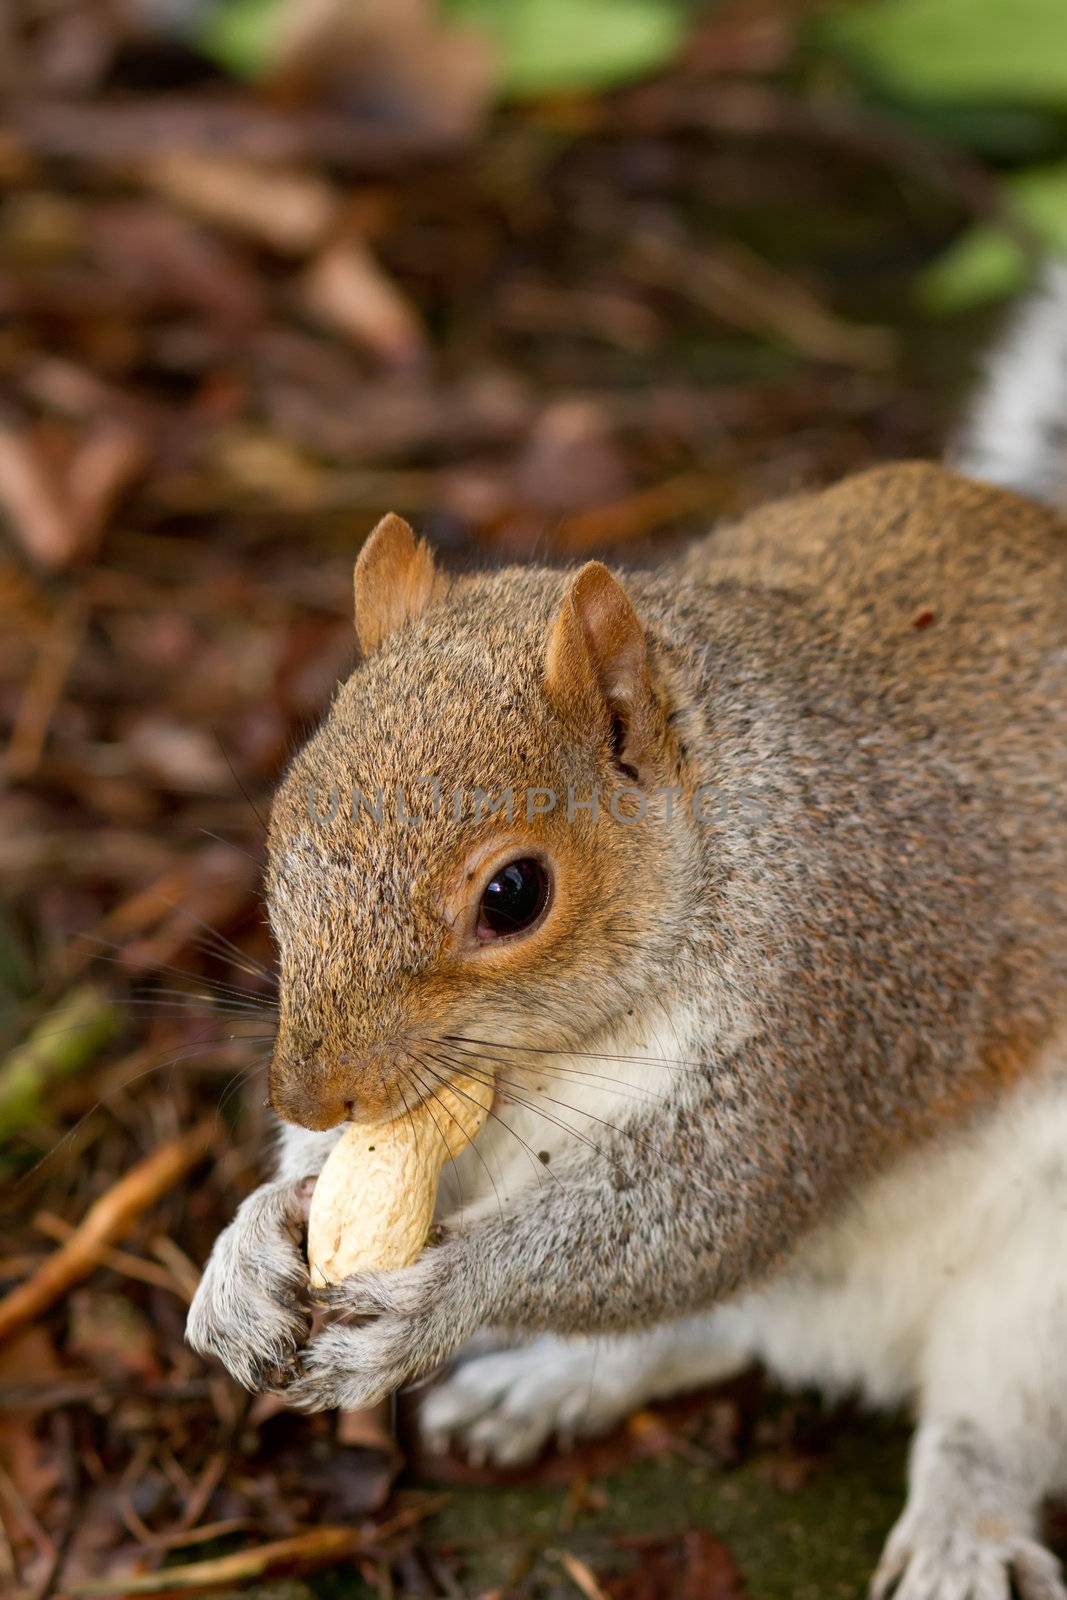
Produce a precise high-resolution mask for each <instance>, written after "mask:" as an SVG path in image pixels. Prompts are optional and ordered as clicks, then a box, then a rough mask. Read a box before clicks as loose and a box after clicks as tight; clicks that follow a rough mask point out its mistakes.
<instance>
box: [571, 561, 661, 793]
mask: <svg viewBox="0 0 1067 1600" xmlns="http://www.w3.org/2000/svg"><path fill="white" fill-rule="evenodd" d="M545 690H546V692H547V694H548V696H549V698H550V699H551V700H552V701H554V702H555V704H556V705H557V706H558V707H559V709H560V710H561V711H562V712H563V713H564V715H566V716H568V717H569V718H571V719H572V720H575V719H577V720H580V721H581V722H584V723H585V724H587V725H588V724H589V723H590V722H595V721H605V720H606V721H608V722H609V723H610V727H611V736H612V742H613V745H614V749H615V757H616V760H617V762H618V764H619V766H620V767H621V768H622V770H623V771H624V772H625V773H626V774H627V775H628V776H630V777H633V778H636V777H637V776H638V773H639V771H640V768H641V765H642V762H643V760H644V758H645V757H646V756H647V753H648V749H649V744H650V740H651V734H652V726H653V713H654V708H655V697H654V695H653V692H652V684H651V680H650V678H649V672H648V648H647V642H646V639H645V630H644V628H643V626H642V625H641V621H640V619H639V617H638V615H637V612H636V611H635V610H634V608H633V605H632V604H631V602H630V597H629V595H628V594H627V593H626V590H625V589H624V588H623V586H622V584H621V583H620V582H619V580H618V578H615V577H613V576H612V574H611V573H610V572H609V571H608V569H607V567H605V566H604V564H603V563H602V562H600V561H587V562H586V564H585V566H584V567H582V569H581V571H580V572H579V573H577V575H576V576H575V577H574V578H572V580H571V582H570V584H569V585H568V587H567V591H566V593H565V594H564V596H563V605H562V607H561V608H560V613H559V616H558V617H557V618H556V621H555V624H554V625H553V628H552V632H551V634H550V635H549V640H548V650H547V653H546V656H545Z"/></svg>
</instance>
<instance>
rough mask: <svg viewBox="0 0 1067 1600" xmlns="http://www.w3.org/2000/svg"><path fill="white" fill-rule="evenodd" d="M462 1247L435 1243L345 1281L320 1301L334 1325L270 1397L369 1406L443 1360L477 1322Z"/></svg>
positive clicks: (303, 1403) (317, 1405)
mask: <svg viewBox="0 0 1067 1600" xmlns="http://www.w3.org/2000/svg"><path fill="white" fill-rule="evenodd" d="M462 1263H463V1252H462V1247H461V1246H458V1245H456V1244H445V1245H440V1246H438V1247H437V1248H436V1249H433V1250H428V1251H426V1253H425V1254H424V1255H423V1256H422V1257H421V1258H420V1259H419V1260H418V1261H417V1262H416V1263H415V1265H414V1266H411V1267H403V1268H401V1269H400V1271H398V1272H366V1273H358V1274H357V1275H356V1276H354V1277H352V1278H346V1279H345V1280H344V1281H343V1282H342V1283H339V1284H335V1285H333V1286H332V1287H331V1288H330V1289H328V1290H325V1291H324V1292H323V1293H322V1294H321V1296H317V1298H319V1299H321V1301H322V1303H323V1304H324V1305H325V1306H326V1307H327V1308H328V1309H329V1310H331V1311H334V1312H338V1313H341V1314H343V1315H345V1316H347V1317H358V1318H360V1319H361V1320H360V1322H359V1323H358V1325H357V1326H355V1327H353V1326H351V1325H348V1324H347V1323H345V1322H335V1323H333V1324H332V1325H331V1326H329V1327H327V1328H324V1329H323V1330H322V1332H321V1333H319V1334H317V1335H316V1337H315V1338H314V1339H312V1341H311V1343H310V1344H309V1345H308V1346H307V1347H306V1349H304V1350H301V1351H300V1352H299V1353H298V1354H297V1355H296V1356H295V1358H294V1359H293V1361H292V1362H291V1364H290V1367H289V1370H288V1372H286V1373H285V1374H283V1375H282V1376H281V1380H280V1382H279V1384H278V1385H277V1392H278V1393H280V1394H283V1395H284V1396H285V1399H286V1400H287V1401H288V1402H289V1404H290V1405H293V1406H297V1407H298V1408H299V1409H300V1410H302V1411H330V1410H333V1409H334V1408H336V1407H340V1408H342V1409H344V1410H346V1411H354V1410H358V1409H359V1408H360V1407H361V1406H372V1405H376V1404H377V1403H378V1401H379V1400H383V1399H384V1398H385V1397H386V1395H389V1394H392V1393H393V1391H394V1390H395V1389H400V1388H402V1387H403V1386H404V1385H405V1384H407V1383H410V1382H411V1381H412V1380H413V1379H415V1378H418V1377H421V1376H422V1375H423V1374H424V1373H427V1372H430V1371H432V1370H433V1369H434V1368H435V1367H438V1366H440V1364H441V1363H442V1362H443V1361H445V1360H447V1359H448V1357H449V1356H450V1355H451V1354H452V1352H453V1351H454V1350H455V1349H456V1348H457V1346H458V1345H460V1344H462V1343H463V1341H464V1339H466V1338H467V1336H468V1335H469V1334H470V1333H471V1331H472V1329H473V1328H474V1327H475V1326H476V1325H477V1322H478V1321H479V1320H480V1318H479V1317H478V1315H477V1309H476V1306H475V1304H474V1301H473V1299H472V1298H471V1297H470V1295H469V1294H467V1293H466V1292H465V1287H464V1285H465V1276H464V1273H463V1269H462Z"/></svg>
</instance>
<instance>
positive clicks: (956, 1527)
mask: <svg viewBox="0 0 1067 1600" xmlns="http://www.w3.org/2000/svg"><path fill="white" fill-rule="evenodd" d="M1012 1596H1018V1600H1067V1588H1065V1587H1064V1585H1063V1582H1062V1580H1061V1576H1060V1564H1059V1562H1058V1561H1057V1560H1056V1558H1055V1556H1053V1555H1052V1553H1051V1551H1049V1550H1046V1549H1045V1547H1044V1546H1043V1545H1041V1544H1039V1543H1038V1542H1037V1540H1036V1539H1030V1538H1027V1537H1025V1536H1024V1535H1022V1534H1019V1533H1018V1532H1016V1530H1015V1529H1014V1528H1012V1527H1011V1526H1010V1525H1008V1524H1007V1523H998V1522H997V1520H996V1519H994V1518H992V1517H990V1518H987V1519H985V1521H984V1522H978V1523H977V1524H975V1523H974V1522H973V1521H972V1522H971V1523H970V1524H968V1523H967V1521H960V1522H949V1521H948V1520H947V1519H945V1518H944V1517H941V1518H938V1517H937V1516H936V1515H935V1514H934V1513H933V1512H932V1511H928V1512H927V1513H926V1514H925V1515H922V1514H915V1513H913V1512H909V1511H905V1513H904V1515H903V1516H902V1517H901V1519H900V1521H899V1522H898V1523H897V1525H896V1527H895V1528H894V1529H893V1532H892V1533H891V1534H890V1536H889V1542H888V1544H887V1545H886V1548H885V1553H884V1555H883V1556H882V1559H881V1562H880V1563H879V1566H878V1570H877V1572H876V1573H875V1575H874V1578H873V1579H872V1582H871V1600H890V1597H892V1600H1010V1597H1012Z"/></svg>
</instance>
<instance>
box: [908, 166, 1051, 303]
mask: <svg viewBox="0 0 1067 1600" xmlns="http://www.w3.org/2000/svg"><path fill="white" fill-rule="evenodd" d="M1005 187H1006V189H1007V191H1008V195H1009V196H1010V199H1011V204H1012V209H1013V210H1014V211H1015V212H1016V213H1017V215H1018V216H1019V217H1020V219H1021V220H1022V221H1024V222H1025V223H1027V225H1028V226H1029V227H1030V228H1031V229H1032V230H1033V233H1034V237H1035V239H1036V240H1037V242H1038V243H1039V244H1041V245H1044V246H1045V248H1046V249H1047V250H1049V251H1050V252H1052V253H1055V254H1057V255H1067V162H1057V163H1056V164H1055V165H1052V166H1044V167H1031V168H1029V169H1028V170H1027V171H1026V172H1021V173H1019V174H1018V175H1017V176H1015V177H1014V178H1009V179H1008V180H1006V183H1005ZM1030 267H1031V261H1030V258H1029V256H1028V255H1027V252H1026V251H1025V250H1024V249H1023V248H1022V247H1021V246H1020V244H1019V243H1018V242H1017V241H1016V240H1015V239H1014V238H1013V237H1012V235H1011V234H1010V233H1008V232H1007V231H1006V230H1005V229H1004V228H999V227H997V226H996V225H995V224H994V223H980V224H979V225H978V226H977V227H974V228H971V229H970V230H969V231H968V232H967V233H965V234H964V235H963V237H962V238H961V239H959V240H957V242H956V243H955V244H954V245H953V246H952V247H951V249H949V250H948V251H947V252H946V253H945V254H944V255H943V256H941V257H940V258H939V259H938V260H937V261H935V262H934V263H933V265H932V266H929V267H927V268H926V270H925V272H922V273H920V275H919V278H918V280H917V283H916V290H917V293H918V296H919V299H920V301H921V303H922V305H923V306H924V307H925V308H926V310H928V311H932V312H935V313H938V314H946V313H954V312H958V311H965V310H968V309H969V308H970V307H971V306H975V305H980V304H981V303H982V302H983V301H985V300H992V299H996V298H997V297H998V296H1001V295H1006V294H1012V293H1014V292H1015V291H1017V290H1019V289H1021V288H1022V287H1023V285H1024V284H1025V282H1026V280H1027V278H1028V276H1029V273H1030Z"/></svg>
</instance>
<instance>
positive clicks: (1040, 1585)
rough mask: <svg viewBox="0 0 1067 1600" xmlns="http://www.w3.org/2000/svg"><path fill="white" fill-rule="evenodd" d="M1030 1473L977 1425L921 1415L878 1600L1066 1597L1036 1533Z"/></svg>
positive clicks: (876, 1584) (876, 1589)
mask: <svg viewBox="0 0 1067 1600" xmlns="http://www.w3.org/2000/svg"><path fill="white" fill-rule="evenodd" d="M1027 1476H1028V1475H1027V1474H1025V1473H1023V1472H1018V1471H1016V1470H1015V1469H1013V1467H1011V1466H1010V1465H1008V1464H1007V1462H1006V1461H1005V1460H1004V1458H1003V1456H1002V1455H1001V1453H1000V1452H999V1451H998V1447H997V1445H996V1443H995V1442H994V1441H993V1440H991V1439H990V1438H988V1437H987V1436H986V1435H985V1434H983V1433H982V1431H981V1430H980V1429H979V1428H978V1427H976V1426H975V1425H974V1424H973V1423H971V1422H967V1421H963V1420H961V1419H958V1418H957V1419H952V1420H941V1419H937V1420H931V1421H928V1422H924V1423H922V1424H921V1425H920V1427H919V1431H918V1433H917V1434H916V1436H915V1441H914V1444H913V1446H912V1455H911V1488H910V1491H909V1494H908V1502H907V1505H906V1506H905V1508H904V1511H903V1514H902V1515H901V1517H900V1519H899V1520H898V1522H897V1524H896V1526H895V1527H894V1529H893V1531H892V1533H891V1534H890V1536H889V1540H888V1542H887V1544H886V1547H885V1552H884V1554H883V1556H882V1559H881V1561H880V1563H879V1565H878V1570H877V1572H876V1573H875V1575H874V1579H873V1581H872V1584H871V1600H889V1597H890V1596H892V1597H893V1600H1009V1596H1010V1595H1018V1596H1019V1597H1020V1600H1067V1588H1064V1586H1063V1583H1062V1581H1061V1577H1060V1566H1059V1562H1058V1561H1057V1560H1056V1558H1055V1557H1054V1556H1053V1555H1052V1553H1051V1552H1050V1551H1049V1550H1046V1549H1045V1547H1044V1545H1042V1544H1041V1543H1040V1540H1039V1539H1038V1536H1037V1514H1038V1509H1039V1504H1040V1498H1041V1497H1040V1493H1039V1492H1035V1489H1034V1485H1033V1483H1032V1482H1028V1481H1027Z"/></svg>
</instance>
